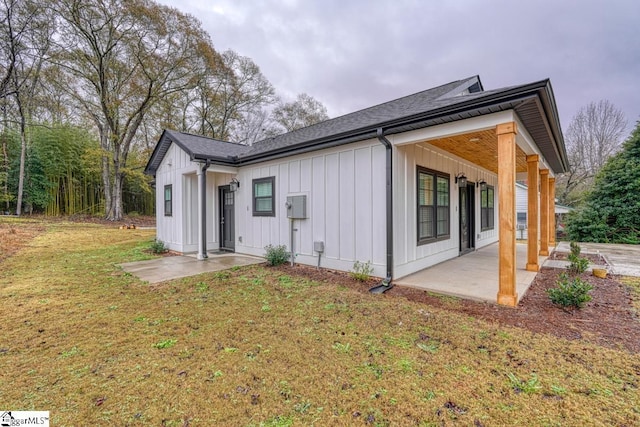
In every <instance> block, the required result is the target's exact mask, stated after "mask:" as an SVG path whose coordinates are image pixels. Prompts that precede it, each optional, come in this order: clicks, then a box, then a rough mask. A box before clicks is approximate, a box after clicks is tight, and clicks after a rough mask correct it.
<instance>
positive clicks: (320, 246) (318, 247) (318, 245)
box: [313, 242, 324, 254]
mask: <svg viewBox="0 0 640 427" xmlns="http://www.w3.org/2000/svg"><path fill="white" fill-rule="evenodd" d="M313 250H314V251H316V252H318V253H319V254H321V253H322V252H324V242H313Z"/></svg>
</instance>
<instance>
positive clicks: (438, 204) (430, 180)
mask: <svg viewBox="0 0 640 427" xmlns="http://www.w3.org/2000/svg"><path fill="white" fill-rule="evenodd" d="M417 188H418V198H417V200H418V244H419V245H422V244H424V243H429V242H433V241H436V240H442V239H448V238H449V234H450V231H449V229H450V224H449V222H450V215H449V200H450V197H449V194H450V193H449V175H448V174H445V173H442V172H437V171H433V170H429V169H425V168H423V167H420V166H418V183H417Z"/></svg>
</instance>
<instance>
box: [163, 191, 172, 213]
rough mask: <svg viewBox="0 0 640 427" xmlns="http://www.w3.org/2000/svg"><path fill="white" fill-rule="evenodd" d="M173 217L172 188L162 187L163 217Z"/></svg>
mask: <svg viewBox="0 0 640 427" xmlns="http://www.w3.org/2000/svg"><path fill="white" fill-rule="evenodd" d="M171 215H173V186H172V185H171V184H169V185H165V186H164V216H171Z"/></svg>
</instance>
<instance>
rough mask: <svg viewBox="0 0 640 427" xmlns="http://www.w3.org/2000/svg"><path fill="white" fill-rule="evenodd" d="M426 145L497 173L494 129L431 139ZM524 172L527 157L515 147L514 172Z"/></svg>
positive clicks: (496, 139)
mask: <svg viewBox="0 0 640 427" xmlns="http://www.w3.org/2000/svg"><path fill="white" fill-rule="evenodd" d="M428 143H429V144H431V145H433V146H435V147H438V148H440V149H442V150H445V151H448V152H449V153H451V154H455V155H456V156H458V157H461V158H463V159H465V160H467V161H469V162H471V163H475V164H477V165H479V166H481V167H483V168H485V169H488V170H490V171H492V172H494V173H498V136H497V135H496V131H495V130H494V129H487V130H483V131H477V132H471V133H465V134H461V135H456V136H449V137H445V138H440V139H433V140H430V141H428ZM526 171H527V156H526V154H525V152H524V151H522V149H521V148H520V147H518V146H516V172H526Z"/></svg>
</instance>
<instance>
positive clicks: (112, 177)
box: [57, 0, 217, 220]
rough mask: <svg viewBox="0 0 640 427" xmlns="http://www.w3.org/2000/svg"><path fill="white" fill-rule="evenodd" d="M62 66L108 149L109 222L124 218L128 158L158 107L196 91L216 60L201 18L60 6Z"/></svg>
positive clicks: (97, 4)
mask: <svg viewBox="0 0 640 427" xmlns="http://www.w3.org/2000/svg"><path fill="white" fill-rule="evenodd" d="M57 12H58V16H59V17H60V18H61V27H62V31H61V37H60V38H59V40H60V42H59V45H58V59H57V61H58V62H57V63H58V64H59V66H60V67H62V68H63V69H65V70H66V72H67V73H69V75H71V76H72V77H73V78H74V82H75V84H73V85H72V86H71V87H68V88H66V89H67V93H68V94H69V95H70V96H71V97H73V99H74V100H75V102H76V103H77V105H78V106H79V107H80V108H81V109H82V110H83V111H84V113H85V114H86V115H87V116H88V117H89V118H90V119H91V120H92V121H93V123H94V125H95V127H96V128H97V130H98V134H99V139H100V143H101V146H102V148H103V150H104V153H105V154H104V156H103V159H102V170H103V183H104V195H105V212H106V218H108V219H111V220H119V219H121V218H122V215H123V209H122V188H123V179H124V175H125V172H126V165H127V156H128V154H129V151H130V149H131V146H132V144H133V143H134V139H135V137H136V134H137V132H138V129H139V127H140V125H141V123H142V121H143V119H144V117H145V115H146V114H147V113H148V111H149V110H150V109H151V107H152V106H153V105H154V104H155V103H157V102H158V100H159V99H162V98H164V97H166V96H169V95H171V94H172V93H175V92H180V91H183V90H186V89H188V88H191V87H194V85H195V83H196V82H197V80H196V78H195V77H194V76H200V75H201V74H202V73H201V71H200V70H201V69H202V68H203V67H204V64H205V63H206V62H212V60H211V58H212V57H214V56H216V55H217V54H216V52H215V51H214V49H213V47H212V43H211V40H210V38H209V36H208V35H207V34H206V32H204V30H203V29H202V28H201V25H200V23H199V21H197V20H196V19H195V18H193V17H191V16H188V15H185V14H182V13H180V12H179V11H178V10H176V9H173V8H169V7H166V6H160V5H158V4H156V3H154V2H152V1H150V0H94V1H92V2H86V1H84V0H57Z"/></svg>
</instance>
